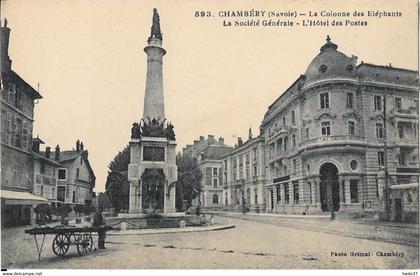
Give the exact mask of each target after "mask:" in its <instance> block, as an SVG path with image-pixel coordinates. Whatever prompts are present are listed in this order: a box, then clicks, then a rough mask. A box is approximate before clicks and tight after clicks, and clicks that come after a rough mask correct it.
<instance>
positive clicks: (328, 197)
mask: <svg viewBox="0 0 420 276" xmlns="http://www.w3.org/2000/svg"><path fill="white" fill-rule="evenodd" d="M319 172H320V174H321V183H320V188H321V189H320V192H321V210H322V211H332V210H334V211H338V210H339V209H340V188H339V186H340V185H339V182H338V169H337V167H336V166H335V165H334V164H332V163H325V164H323V165H322V166H321V168H320V169H319Z"/></svg>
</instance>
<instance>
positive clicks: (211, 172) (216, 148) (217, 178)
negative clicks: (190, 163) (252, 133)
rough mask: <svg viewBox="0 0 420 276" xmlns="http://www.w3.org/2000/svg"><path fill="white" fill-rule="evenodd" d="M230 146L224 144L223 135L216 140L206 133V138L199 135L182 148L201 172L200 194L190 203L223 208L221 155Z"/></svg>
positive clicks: (228, 149) (213, 208)
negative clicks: (195, 162)
mask: <svg viewBox="0 0 420 276" xmlns="http://www.w3.org/2000/svg"><path fill="white" fill-rule="evenodd" d="M231 150H232V148H231V147H229V146H227V145H225V143H224V139H223V137H220V138H219V139H218V140H216V139H215V138H214V135H208V137H207V139H205V138H204V136H200V139H199V140H195V141H194V143H193V144H192V145H187V146H186V147H185V148H183V151H182V154H187V155H190V156H191V157H192V158H194V159H196V160H197V163H198V165H199V166H200V169H201V172H202V175H203V177H202V179H201V189H202V191H201V194H200V196H199V198H197V199H195V200H193V202H192V204H193V205H195V206H197V205H200V206H201V207H202V208H205V209H209V210H221V209H222V208H223V184H222V183H223V174H224V172H223V161H222V159H221V156H222V155H224V154H226V153H228V152H230V151H231Z"/></svg>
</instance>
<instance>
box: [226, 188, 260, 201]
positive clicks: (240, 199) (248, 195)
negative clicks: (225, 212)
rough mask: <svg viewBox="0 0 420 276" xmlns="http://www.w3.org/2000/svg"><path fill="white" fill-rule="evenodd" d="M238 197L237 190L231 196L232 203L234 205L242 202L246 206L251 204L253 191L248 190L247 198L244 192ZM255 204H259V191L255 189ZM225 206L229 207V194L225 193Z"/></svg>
mask: <svg viewBox="0 0 420 276" xmlns="http://www.w3.org/2000/svg"><path fill="white" fill-rule="evenodd" d="M239 194H241V195H240V196H239V195H238V190H235V191H234V192H233V193H231V194H230V196H231V202H232V204H234V205H238V204H242V201H244V202H243V203H244V204H251V203H252V202H251V189H250V188H248V189H246V197H245V195H244V192H243V191H240V192H239ZM254 204H258V189H257V188H255V189H254ZM225 205H228V194H227V192H225Z"/></svg>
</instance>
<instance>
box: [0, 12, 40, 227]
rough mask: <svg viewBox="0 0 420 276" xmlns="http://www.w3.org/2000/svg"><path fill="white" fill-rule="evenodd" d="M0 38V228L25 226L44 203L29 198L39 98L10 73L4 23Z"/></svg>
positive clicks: (14, 74) (7, 42)
mask: <svg viewBox="0 0 420 276" xmlns="http://www.w3.org/2000/svg"><path fill="white" fill-rule="evenodd" d="M0 37H1V52H0V58H1V61H0V64H1V70H0V71H1V81H0V90H1V198H2V199H1V205H2V206H1V207H2V208H1V209H2V224H3V225H18V224H28V223H30V221H31V218H32V217H33V212H32V211H31V210H33V207H34V204H37V203H43V202H44V199H43V198H40V197H36V196H34V195H33V194H32V188H33V176H34V160H33V156H32V153H31V149H32V129H33V122H34V105H35V102H36V101H38V100H39V99H41V98H42V96H41V95H40V94H39V93H38V91H36V90H35V89H34V88H33V87H32V86H31V85H29V84H28V83H27V82H26V81H25V80H23V78H22V77H20V76H19V75H18V74H17V73H16V72H15V71H13V70H12V60H11V59H10V57H9V54H8V49H9V37H10V28H9V27H7V21H6V20H5V23H4V25H3V26H1V27H0Z"/></svg>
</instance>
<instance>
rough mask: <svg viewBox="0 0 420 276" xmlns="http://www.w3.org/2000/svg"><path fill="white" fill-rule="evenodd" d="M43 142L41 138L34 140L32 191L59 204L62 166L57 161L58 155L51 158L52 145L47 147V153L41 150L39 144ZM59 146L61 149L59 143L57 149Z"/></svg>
mask: <svg viewBox="0 0 420 276" xmlns="http://www.w3.org/2000/svg"><path fill="white" fill-rule="evenodd" d="M43 143H44V142H43V141H42V140H41V139H39V138H35V139H33V140H32V145H33V146H32V156H33V162H34V167H33V169H34V175H33V189H32V193H33V194H34V195H36V196H39V197H42V198H45V199H47V200H48V201H49V202H50V203H51V204H52V205H54V206H57V183H58V170H59V169H60V168H61V167H62V166H61V164H60V163H58V162H57V161H58V159H57V156H56V157H55V158H54V159H53V158H51V149H50V147H47V148H46V151H45V154H42V153H41V152H40V150H39V146H40V144H43ZM57 148H58V149H59V146H58V145H57V147H56V150H57ZM56 152H57V151H56Z"/></svg>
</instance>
